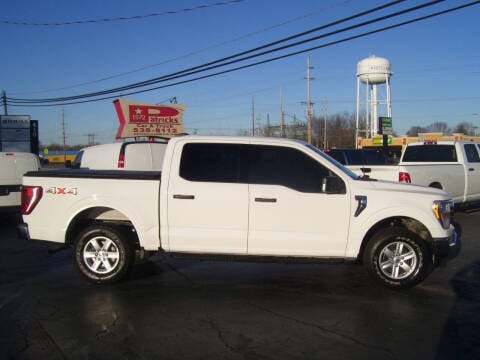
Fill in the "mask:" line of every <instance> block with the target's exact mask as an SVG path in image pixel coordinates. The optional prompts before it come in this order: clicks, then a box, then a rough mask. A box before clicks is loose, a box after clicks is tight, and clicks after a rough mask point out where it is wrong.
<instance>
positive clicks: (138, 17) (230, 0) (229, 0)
mask: <svg viewBox="0 0 480 360" xmlns="http://www.w3.org/2000/svg"><path fill="white" fill-rule="evenodd" d="M243 1H246V0H225V1H218V2H215V3H210V4H205V5H198V6H193V7H190V8H182V9H177V10H169V11H164V12H161V13H150V14H144V15H132V16H120V17H113V18H103V19H89V20H72V21H63V22H26V21H11V20H0V23H2V24H7V25H21V26H65V25H84V24H93V23H101V22H115V21H128V20H141V19H146V18H150V17H156V16H165V15H174V14H179V13H183V12H192V11H196V10H202V9H207V8H211V7H216V6H224V5H230V4H233V3H239V2H243Z"/></svg>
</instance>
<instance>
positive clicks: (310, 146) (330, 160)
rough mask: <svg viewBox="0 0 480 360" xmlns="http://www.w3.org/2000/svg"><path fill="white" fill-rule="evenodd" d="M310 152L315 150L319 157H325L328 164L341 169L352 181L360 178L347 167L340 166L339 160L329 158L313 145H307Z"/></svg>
mask: <svg viewBox="0 0 480 360" xmlns="http://www.w3.org/2000/svg"><path fill="white" fill-rule="evenodd" d="M305 145H306V146H307V147H308V148H309V149H310V150H313V151H315V153H317V154H318V155H320V156H321V157H323V158H324V159H325V160H327V161H328V162H330V163H332V164H333V165H335V166H336V167H337V168H339V169H340V170H342V171H343V172H344V173H345V174H347V175H348V176H350V177H351V178H352V179H358V178H359V176H358V175H357V174H355V173H354V172H353V171H352V170H350V169H347V168H346V167H345V166H343V165H342V164H340V163H339V162H338V161H337V160H335V159H334V158H332V157H331V156H328V155H327V154H325V153H324V152H323V151H322V150H320V149H318V148H316V147H315V146H313V145H311V144H305Z"/></svg>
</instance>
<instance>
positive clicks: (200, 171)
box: [162, 142, 248, 254]
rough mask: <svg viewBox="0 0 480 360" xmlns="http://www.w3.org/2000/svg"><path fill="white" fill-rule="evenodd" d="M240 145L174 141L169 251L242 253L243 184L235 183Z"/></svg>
mask: <svg viewBox="0 0 480 360" xmlns="http://www.w3.org/2000/svg"><path fill="white" fill-rule="evenodd" d="M241 147H242V145H241V144H221V143H200V142H199V143H195V142H192V143H186V144H185V145H183V146H181V145H177V147H176V149H175V151H174V154H173V158H172V165H171V166H172V169H175V170H171V173H170V179H169V184H168V190H167V201H168V204H167V214H168V224H166V226H167V227H168V243H169V245H168V246H169V250H170V251H178V252H201V253H223V254H245V253H246V251H247V232H248V184H246V183H240V182H239V176H240V159H239V152H240V149H241ZM178 164H180V165H178ZM164 225H165V224H163V225H162V226H164Z"/></svg>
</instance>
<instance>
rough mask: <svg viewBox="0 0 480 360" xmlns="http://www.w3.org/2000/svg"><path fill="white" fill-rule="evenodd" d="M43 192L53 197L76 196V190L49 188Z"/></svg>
mask: <svg viewBox="0 0 480 360" xmlns="http://www.w3.org/2000/svg"><path fill="white" fill-rule="evenodd" d="M45 192H46V193H47V194H54V195H78V191H77V188H62V187H51V188H48V189H47V190H45Z"/></svg>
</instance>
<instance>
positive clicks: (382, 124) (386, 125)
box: [378, 116, 393, 148]
mask: <svg viewBox="0 0 480 360" xmlns="http://www.w3.org/2000/svg"><path fill="white" fill-rule="evenodd" d="M378 128H379V130H380V131H379V133H380V134H382V135H383V147H385V148H387V147H388V136H389V135H393V127H392V118H391V117H389V116H379V118H378Z"/></svg>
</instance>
